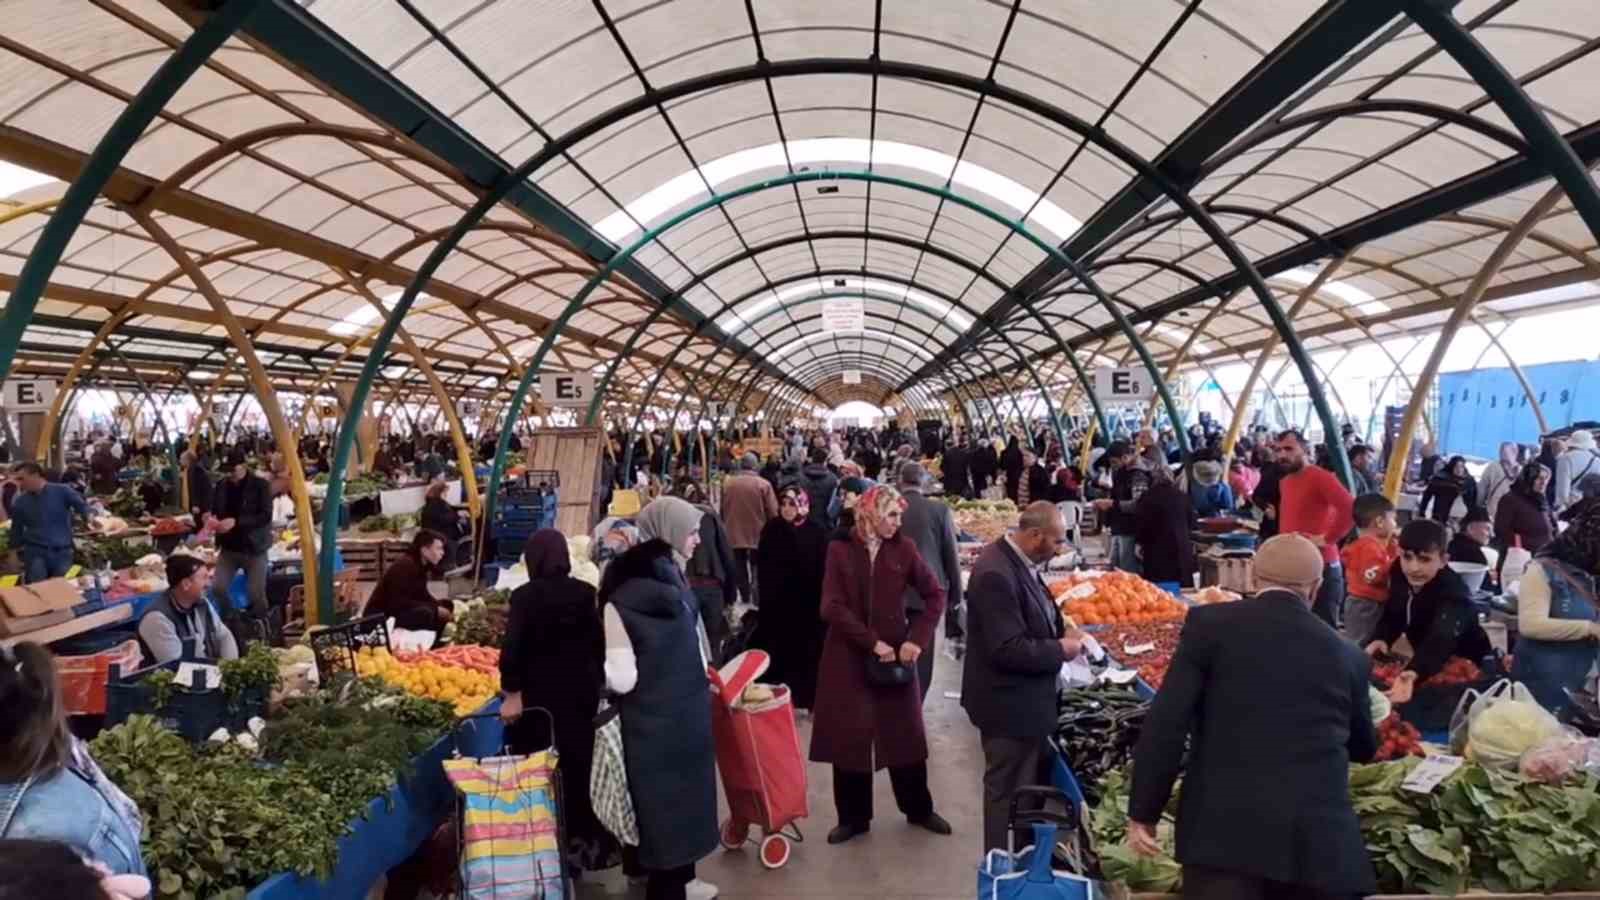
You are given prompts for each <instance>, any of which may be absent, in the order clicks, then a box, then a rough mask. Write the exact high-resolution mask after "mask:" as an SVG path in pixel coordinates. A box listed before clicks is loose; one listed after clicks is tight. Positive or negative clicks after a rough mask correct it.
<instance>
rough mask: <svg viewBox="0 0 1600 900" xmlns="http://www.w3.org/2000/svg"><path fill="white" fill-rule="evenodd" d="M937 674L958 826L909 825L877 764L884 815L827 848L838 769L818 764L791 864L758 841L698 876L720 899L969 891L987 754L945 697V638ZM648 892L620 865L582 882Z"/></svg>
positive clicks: (585, 887)
mask: <svg viewBox="0 0 1600 900" xmlns="http://www.w3.org/2000/svg"><path fill="white" fill-rule="evenodd" d="M933 680H934V685H933V690H931V691H929V692H928V702H927V705H926V707H925V709H924V715H925V719H926V722H927V727H928V741H929V749H930V753H931V758H930V759H929V761H928V780H929V785H930V787H931V789H932V791H933V798H934V803H935V804H936V805H937V807H938V809H939V813H940V814H941V815H943V816H944V817H945V818H946V819H948V820H950V824H951V825H952V826H953V827H954V828H955V834H953V835H951V836H950V837H938V836H936V835H933V834H929V833H928V832H926V831H923V830H921V829H919V828H912V827H911V826H909V825H907V824H906V821H905V819H904V817H902V816H901V815H900V813H899V810H897V809H895V805H894V796H893V794H892V793H891V792H890V790H889V777H888V775H887V774H882V773H880V774H879V776H878V778H877V779H876V782H875V783H876V787H877V791H876V795H875V797H874V809H875V811H876V813H877V818H875V819H874V820H873V824H872V832H871V833H870V834H868V835H866V836H864V837H860V838H857V839H855V840H854V841H851V842H850V843H848V844H845V845H843V846H840V847H830V846H828V844H827V842H826V837H827V833H828V829H830V828H832V827H833V826H834V825H835V824H836V823H835V822H834V818H833V782H832V777H831V771H830V770H829V768H828V767H827V766H818V765H814V764H813V765H812V766H810V769H809V775H810V795H811V817H810V818H809V819H806V820H804V821H803V822H801V823H800V826H801V830H802V831H803V832H804V833H805V836H806V842H805V843H804V844H800V845H798V846H796V847H795V849H794V855H793V857H792V858H791V859H790V861H789V865H788V866H786V867H785V868H783V869H780V870H777V871H768V870H766V869H764V868H762V867H761V863H760V861H759V860H758V859H757V858H756V853H755V845H753V844H752V845H750V846H749V849H747V850H746V851H744V852H736V853H728V852H726V851H723V850H721V849H719V850H717V851H716V852H715V853H713V854H712V855H711V856H710V857H709V858H707V859H706V860H705V861H704V862H703V863H702V864H701V865H700V866H699V873H700V877H702V878H704V879H706V880H707V881H710V882H713V883H715V884H716V885H717V886H718V887H719V888H721V889H722V894H721V897H722V900H756V898H761V900H817V898H824V897H852V898H853V897H872V898H878V900H970V898H971V897H972V891H973V889H974V888H973V885H974V884H975V883H976V878H977V875H976V869H977V864H978V850H977V847H978V842H979V840H980V835H981V833H982V831H983V813H982V808H981V806H980V803H979V801H980V799H981V784H980V780H981V778H982V774H983V754H982V753H981V752H980V750H979V748H978V734H977V732H976V731H975V730H974V729H973V727H972V725H971V723H969V722H968V721H967V714H966V712H965V711H963V710H962V709H961V704H960V702H959V701H958V700H953V699H946V698H945V696H944V695H945V692H947V691H949V692H955V691H957V690H959V689H960V686H961V664H960V663H959V662H956V661H954V660H952V659H950V658H949V657H948V656H945V655H943V649H942V643H941V648H940V656H939V661H938V663H937V665H935V666H934V673H933ZM800 740H801V746H802V747H803V748H806V747H809V746H810V741H811V733H810V723H809V722H801V723H800ZM719 790H720V785H719ZM724 815H726V813H725V812H724ZM642 895H643V889H642V888H638V889H635V891H633V892H632V893H631V894H630V893H629V892H628V891H627V890H626V889H625V888H624V886H623V879H622V876H621V873H620V872H619V871H617V870H613V871H611V872H606V873H603V877H595V878H591V879H585V881H584V883H583V884H582V886H581V889H580V890H579V891H578V896H579V897H580V898H588V900H598V898H605V897H612V898H615V897H628V896H642Z"/></svg>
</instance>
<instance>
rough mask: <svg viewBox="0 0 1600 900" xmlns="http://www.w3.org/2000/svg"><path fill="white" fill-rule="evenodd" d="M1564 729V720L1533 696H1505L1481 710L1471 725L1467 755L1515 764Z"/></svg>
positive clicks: (1483, 760) (1506, 765)
mask: <svg viewBox="0 0 1600 900" xmlns="http://www.w3.org/2000/svg"><path fill="white" fill-rule="evenodd" d="M1560 733H1561V723H1560V722H1557V721H1556V717H1555V716H1552V715H1550V713H1549V712H1548V711H1546V710H1545V708H1544V707H1542V706H1540V705H1539V704H1538V703H1535V702H1534V701H1532V700H1522V699H1515V700H1501V701H1499V702H1497V703H1494V704H1493V705H1491V706H1490V707H1489V708H1488V709H1485V710H1484V711H1483V712H1481V713H1478V715H1476V716H1475V717H1473V719H1472V724H1471V725H1470V726H1469V727H1468V729H1467V751H1466V752H1467V756H1468V757H1469V758H1470V759H1472V760H1473V761H1475V762H1479V763H1482V764H1483V765H1486V766H1492V767H1495V768H1502V769H1511V768H1515V767H1516V765H1517V761H1518V760H1519V759H1521V758H1522V754H1523V753H1526V752H1527V751H1529V750H1531V749H1533V748H1534V747H1536V746H1538V745H1539V743H1540V742H1541V741H1543V740H1545V739H1546V738H1549V737H1553V736H1555V735H1557V734H1560Z"/></svg>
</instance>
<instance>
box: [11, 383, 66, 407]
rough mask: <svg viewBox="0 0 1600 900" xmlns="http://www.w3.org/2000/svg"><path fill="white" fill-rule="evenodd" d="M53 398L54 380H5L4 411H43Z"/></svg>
mask: <svg viewBox="0 0 1600 900" xmlns="http://www.w3.org/2000/svg"><path fill="white" fill-rule="evenodd" d="M55 398H56V383H55V382H54V381H7V382H6V384H5V396H4V401H5V407H6V412H14V413H21V412H44V411H45V410H47V409H49V408H50V401H52V400H54V399H55Z"/></svg>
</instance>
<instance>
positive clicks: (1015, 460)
mask: <svg viewBox="0 0 1600 900" xmlns="http://www.w3.org/2000/svg"><path fill="white" fill-rule="evenodd" d="M1023 465H1024V464H1023V461H1022V445H1021V444H1019V443H1018V442H1017V436H1016V435H1012V436H1011V437H1010V439H1009V440H1007V441H1006V449H1005V452H1004V453H1002V454H1000V470H1001V471H1002V472H1004V473H1005V475H1006V497H1007V498H1008V499H1010V500H1011V502H1012V503H1015V502H1017V492H1018V491H1019V490H1021V488H1022V470H1023Z"/></svg>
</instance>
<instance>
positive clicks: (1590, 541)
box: [1537, 506, 1600, 575]
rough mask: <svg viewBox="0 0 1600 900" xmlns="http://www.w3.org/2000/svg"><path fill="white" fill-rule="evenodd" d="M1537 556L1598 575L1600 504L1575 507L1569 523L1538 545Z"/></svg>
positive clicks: (1599, 572) (1599, 566) (1599, 559)
mask: <svg viewBox="0 0 1600 900" xmlns="http://www.w3.org/2000/svg"><path fill="white" fill-rule="evenodd" d="M1537 555H1538V556H1541V557H1550V558H1552V559H1558V560H1560V561H1562V562H1564V563H1566V564H1567V565H1569V566H1572V567H1573V568H1575V569H1577V570H1579V571H1580V572H1586V573H1588V574H1590V575H1600V506H1588V507H1585V508H1582V509H1578V511H1577V514H1576V515H1575V516H1573V519H1572V524H1571V525H1569V526H1568V527H1567V530H1566V531H1563V532H1561V535H1560V536H1559V537H1557V538H1556V539H1555V540H1553V541H1551V542H1550V543H1548V544H1546V545H1545V546H1544V547H1542V548H1540V550H1539V553H1538V554H1537Z"/></svg>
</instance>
